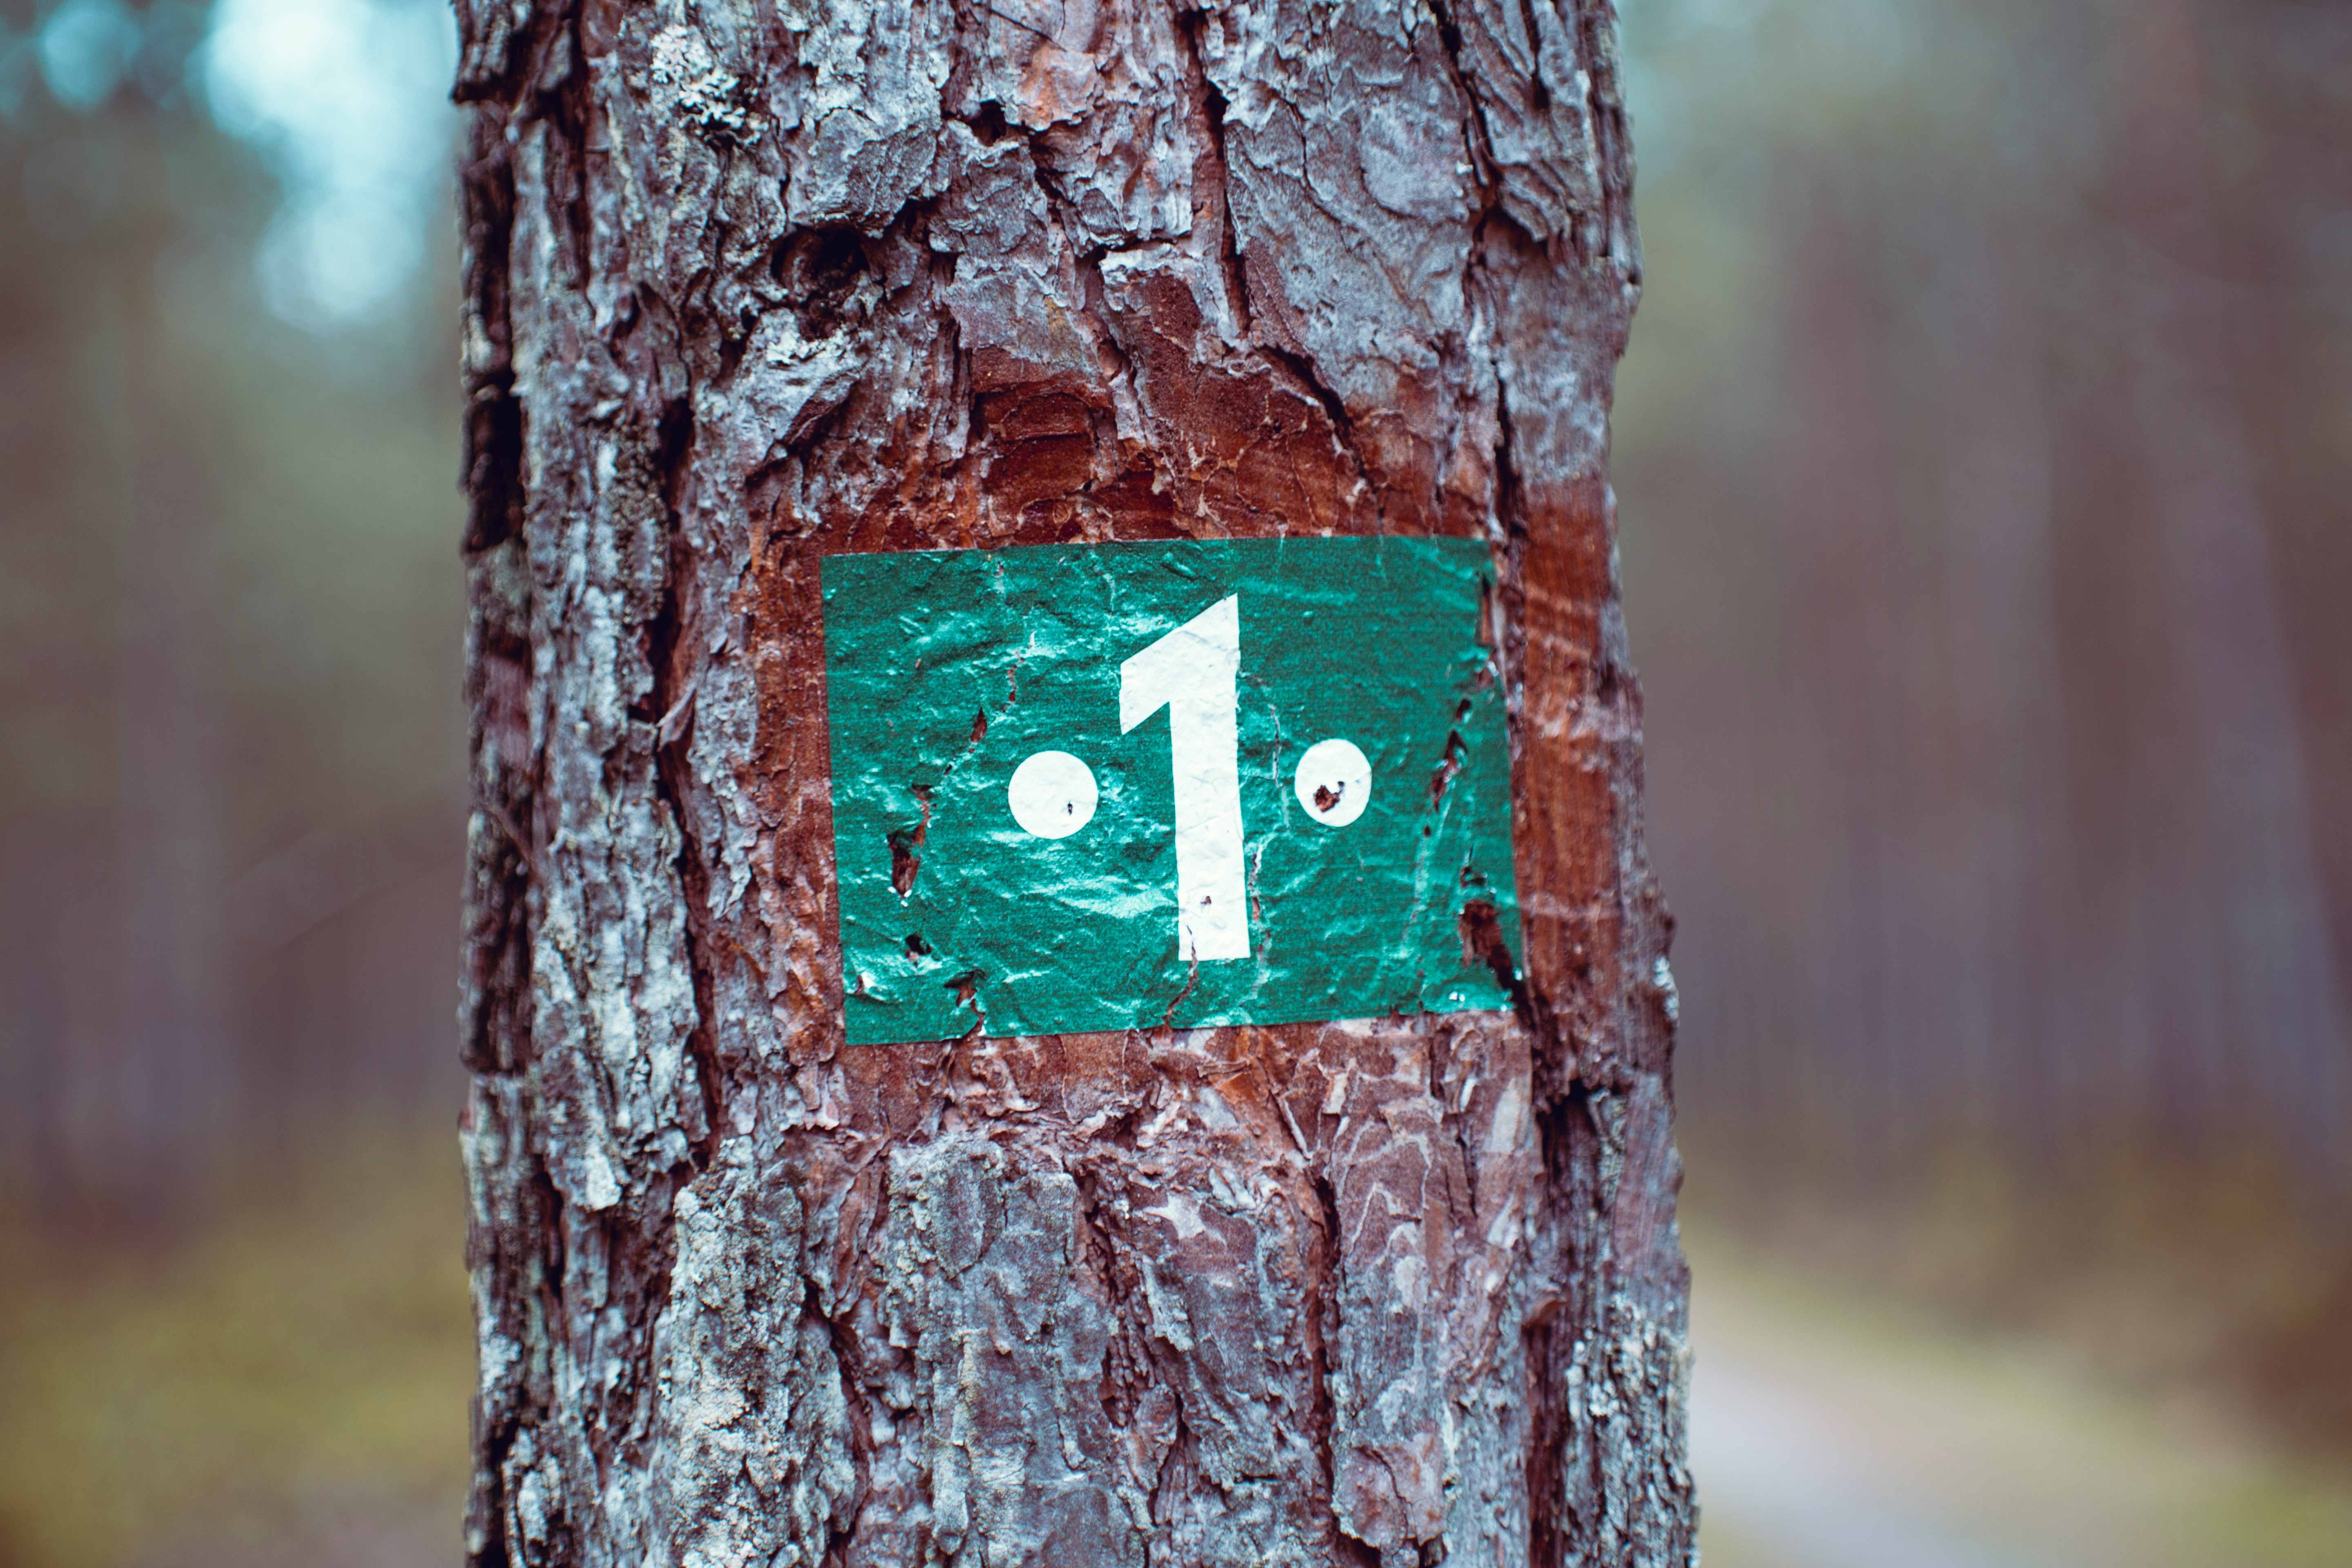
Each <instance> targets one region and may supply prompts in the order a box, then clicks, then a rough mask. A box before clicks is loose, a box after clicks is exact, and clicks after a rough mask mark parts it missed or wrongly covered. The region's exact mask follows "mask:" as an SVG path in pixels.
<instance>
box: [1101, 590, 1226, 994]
mask: <svg viewBox="0 0 2352 1568" xmlns="http://www.w3.org/2000/svg"><path fill="white" fill-rule="evenodd" d="M1241 666H1242V616H1241V597H1240V595H1228V596H1227V597H1226V598H1224V599H1223V600H1221V601H1220V602H1218V603H1217V604H1215V605H1212V606H1211V607H1210V608H1208V609H1205V610H1203V611H1202V612H1201V613H1200V614H1199V615H1197V616H1193V617H1192V619H1191V620H1189V621H1187V622H1185V623H1184V624H1183V625H1182V626H1178V627H1177V628H1176V629H1175V630H1174V631H1172V632H1170V633H1169V634H1168V635H1167V636H1166V637H1161V638H1160V640H1159V641H1158V642H1155V643H1153V644H1152V645H1151V646H1150V647H1148V648H1145V649H1144V650H1143V651H1142V652H1141V653H1139V654H1137V655H1136V656H1135V657H1133V658H1129V660H1128V661H1127V662H1126V663H1124V664H1122V665H1120V666H1119V667H1118V729H1119V733H1121V734H1122V735H1123V734H1125V733H1127V731H1129V730H1132V729H1134V728H1135V727H1136V726H1137V725H1138V724H1140V723H1142V722H1143V721H1145V720H1146V719H1149V718H1150V717H1151V716H1152V715H1153V714H1154V713H1157V712H1159V711H1160V709H1162V708H1165V709H1167V710H1168V750H1169V755H1170V761H1171V763H1172V764H1173V765H1174V769H1175V774H1176V911H1177V912H1176V944H1177V948H1178V951H1179V952H1180V954H1181V958H1182V960H1183V961H1184V962H1185V963H1192V962H1193V961H1194V960H1206V959H1217V958H1247V957H1248V956H1249V952H1250V939H1249V887H1248V882H1247V879H1246V878H1245V876H1244V870H1243V865H1242V773H1241V732H1240V723H1239V721H1238V719H1237V718H1236V706H1237V704H1236V701H1235V698H1234V678H1235V677H1236V676H1237V675H1239V673H1240V671H1241Z"/></svg>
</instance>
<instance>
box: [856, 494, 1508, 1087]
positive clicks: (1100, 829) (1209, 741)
mask: <svg viewBox="0 0 2352 1568" xmlns="http://www.w3.org/2000/svg"><path fill="white" fill-rule="evenodd" d="M1489 574H1490V566H1489V563H1488V560H1487V553H1486V547H1485V546H1484V545H1482V544H1479V543H1476V542H1473V541H1468V540H1452V539H1305V540H1297V539H1294V540H1257V541H1244V542H1219V543H1191V542H1183V543H1170V544H1119V545H1096V546H1087V545H1049V546H1044V547H1039V548H1034V549H1022V550H998V551H952V552H917V553H902V554H888V555H835V556H831V557H828V558H827V559H826V561H825V562H824V637H825V679H826V690H827V701H828V710H829V713H830V716H831V722H832V733H833V810H834V847H835V854H836V857H837V859H838V863H839V874H840V879H841V953H842V984H843V992H844V994H845V1009H846V1012H847V1019H846V1022H847V1026H848V1034H849V1039H850V1041H851V1043H852V1044H858V1045H874V1044H883V1043H887V1042H890V1041H898V1040H934V1039H947V1038H952V1037H958V1036H961V1035H966V1034H969V1033H971V1032H972V1031H973V1030H974V1029H979V1030H981V1031H982V1032H984V1033H986V1034H989V1035H1032V1034H1060V1033H1066V1032H1071V1031H1076V1030H1087V1029H1127V1028H1148V1027H1154V1026H1159V1025H1161V1024H1163V1023H1166V1024H1173V1025H1176V1026H1191V1025H1206V1024H1239V1023H1255V1024H1278V1023H1295V1022H1299V1021H1302V1020H1307V1019H1324V1018H1354V1017H1369V1016H1380V1015H1384V1014H1390V1013H1404V1012H1422V1011H1426V1012H1460V1011H1465V1010H1469V1009H1475V1008H1502V1007H1507V1006H1509V1005H1510V996H1509V992H1508V990H1507V988H1506V984H1507V979H1510V980H1515V979H1516V973H1511V974H1509V975H1508V976H1506V975H1504V974H1502V973H1498V971H1515V959H1506V960H1496V959H1490V957H1489V956H1488V955H1489V954H1490V953H1493V952H1495V944H1494V940H1493V933H1497V932H1499V933H1500V934H1501V937H1502V940H1503V942H1505V943H1506V944H1507V949H1508V951H1509V953H1510V954H1513V955H1515V954H1516V952H1517V944H1518V930H1519V926H1518V908H1517V895H1516V893H1515V891H1514V889H1513V886H1512V880H1511V838H1510V763H1509V758H1508V753H1507V747H1506V743H1505V739H1504V724H1503V702H1502V689H1501V685H1500V682H1499V681H1498V680H1497V679H1496V668H1495V663H1494V657H1493V651H1492V649H1491V648H1490V647H1487V646H1486V643H1485V642H1484V641H1483V640H1482V633H1483V631H1484V629H1485V625H1486V619H1485V617H1486V596H1487V595H1486V587H1487V581H1488V578H1489ZM1480 933H1486V935H1485V936H1483V937H1482V936H1481V935H1480Z"/></svg>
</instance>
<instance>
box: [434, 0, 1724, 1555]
mask: <svg viewBox="0 0 2352 1568" xmlns="http://www.w3.org/2000/svg"><path fill="white" fill-rule="evenodd" d="M459 9H460V16H461V30H462V34H463V61H462V64H461V66H460V79H459V94H460V97H461V98H462V99H464V100H466V101H467V102H468V103H469V104H470V106H471V132H470V142H469V148H470V151H469V154H468V162H467V172H466V180H465V193H466V213H465V223H466V228H467V327H466V334H465V354H466V375H467V395H468V412H467V421H468V437H469V440H468V458H467V487H468V489H469V492H470V495H471V499H472V505H473V513H472V523H471V527H470V531H469V534H468V539H467V549H468V559H469V563H470V564H469V571H470V574H471V580H472V584H473V623H472V631H471V634H470V637H471V641H470V645H469V647H470V659H471V665H470V668H471V674H470V677H469V690H470V692H471V695H472V700H473V703H474V710H475V722H476V746H475V759H476V766H475V791H476V810H475V814H474V817H473V825H472V829H471V851H470V855H471V867H472V870H471V874H470V875H471V881H470V914H469V925H468V954H469V972H468V982H467V999H466V1005H465V1010H464V1028H465V1039H466V1048H467V1054H468V1060H469V1062H470V1063H471V1065H472V1067H473V1068H474V1071H475V1075H476V1076H475V1079H474V1088H473V1092H472V1099H471V1103H470V1109H469V1110H468V1114H467V1151H468V1160H469V1164H470V1168H471V1171H472V1179H473V1183H474V1194H475V1196H474V1203H475V1213H474V1238H473V1244H472V1256H473V1260H474V1268H475V1274H476V1287H477V1294H478V1302H479V1312H480V1334H481V1355H482V1387H481V1394H480V1403H479V1409H478V1421H477V1449H478V1452H477V1461H478V1477H477V1483H476V1493H475V1500H474V1506H473V1510H472V1513H471V1516H470V1521H469V1525H468V1532H469V1539H468V1549H469V1552H470V1553H471V1555H472V1556H473V1558H474V1559H475V1560H476V1561H478V1562H483V1563H493V1562H518V1563H604V1562H622V1561H626V1562H629V1563H637V1562H641V1561H644V1560H646V1558H647V1557H648V1556H649V1555H650V1556H653V1557H656V1558H658V1559H660V1560H664V1561H670V1560H679V1561H687V1562H693V1563H739V1562H751V1561H759V1562H772V1563H819V1562H824V1563H905V1562H914V1561H919V1560H929V1559H930V1558H932V1557H939V1558H942V1559H944V1558H950V1557H957V1556H962V1557H966V1558H967V1559H969V1560H972V1561H985V1562H990V1563H1009V1562H1052V1563H1074V1562H1097V1561H1099V1562H1129V1561H1143V1560H1145V1559H1146V1558H1147V1556H1148V1557H1149V1558H1150V1560H1152V1561H1160V1562H1167V1563H1186V1564H1204V1563H1225V1562H1233V1563H1329V1562H1350V1561H1364V1562H1370V1561H1373V1560H1375V1559H1377V1560H1378V1561H1380V1562H1382V1563H1391V1564H1394V1563H1429V1562H1434V1561H1438V1560H1440V1559H1444V1560H1446V1561H1451V1562H1457V1563H1476V1562H1495V1563H1519V1562H1533V1563H1569V1562H1573V1563H1680V1562H1683V1561H1685V1560H1686V1559H1687V1558H1688V1556H1689V1554H1690V1550H1691V1546H1690V1543H1691V1536H1692V1508H1691V1501H1690V1492H1689V1485H1688V1481H1687V1479H1686V1477H1685V1473H1684V1471H1683V1468H1682V1463H1681V1455H1682V1399H1683V1389H1684V1386H1685V1351H1684V1342H1685V1341H1684V1305H1683V1303H1684V1295H1685V1276H1684V1271H1683V1268H1682V1264H1681V1261H1680V1257H1679V1253H1678V1250H1677V1247H1676V1245H1675V1229H1674V1218H1673V1205H1674V1192H1675V1184H1676V1165H1675V1156H1674V1153H1673V1150H1672V1147H1671V1144H1670V1142H1669V1131H1668V1115H1669V1101H1668V1089H1667V1059H1668V1049H1669V1043H1670V1037H1671V1026H1672V1015H1673V1009H1674V1001H1673V988H1672V982H1671V979H1670V977H1669V976H1668V973H1667V971H1666V969H1665V965H1664V943H1665V936H1666V923H1665V919H1664V912H1663V910H1662V908H1661V906H1660V905H1659V903H1658V901H1657V899H1656V896H1655V893H1654V890H1653V889H1652V887H1651V885H1650V883H1649V880H1648V878H1647V876H1646V873H1645V871H1644V866H1643V849H1642V844H1641V835H1640V818H1639V809H1638V800H1639V783H1640V774H1639V729H1638V699H1637V697H1636V695H1635V689H1634V687H1633V680H1632V677H1631V673H1630V671H1629V669H1628V668H1627V664H1626V658H1625V652H1624V647H1623V634H1622V623H1621V620H1620V617H1619V615H1618V612H1617V597H1616V594H1617V590H1616V583H1615V578H1614V556H1613V544H1612V518H1611V512H1610V500H1609V494H1608V490H1607V488H1606V485H1605V482H1604V479H1603V476H1602V460H1603V431H1604V428H1605V419H1606V413H1607V405H1608V398H1609V387H1610V381H1611V375H1612V367H1613V364H1614V361H1615V358H1616V356H1617V353H1618V352H1619V349H1620V348H1621V346H1622V341H1623V336H1624V331H1625V325H1626V321H1627V318H1628V314H1629V312H1630V310H1631V308H1632V304H1633V293H1634V289H1635V287H1636V284H1637V281H1638V274H1639V264H1638V259H1637V251H1636V247H1635V242H1634V238H1633V223H1632V216H1631V211H1630V206H1629V196H1628V180H1629V171H1628V162H1627V157H1628V155H1627V151H1626V146H1625V137H1624V124H1623V116H1622V110H1621V108H1620V105H1619V100H1618V94H1617V68H1616V59H1615V55H1614V45H1613V41H1612V34H1611V18H1610V16H1609V13H1608V11H1607V8H1606V6H1605V5H1570V6H1566V7H1555V6H1553V5H1544V4H1536V5H1519V6H1491V7H1483V8H1479V9H1475V10H1466V11H1463V12H1460V13H1458V14H1457V13H1456V12H1455V11H1454V10H1453V9H1452V8H1450V7H1445V6H1437V7H1432V8H1424V7H1423V6H1422V5H1418V4H1411V5H1399V6H1389V5H1331V6H1316V7H1298V8H1266V9H1255V8H1250V7H1234V8H1210V9H1203V10H1192V9H1174V8H1170V9H1160V8H1157V7H1151V6H1140V7H1127V6H1121V5H1103V6H1098V7H1097V6H1091V5H1088V6H1058V5H1056V6H1036V7H1034V8H1024V7H1022V6H1018V5H1009V6H1004V7H1000V8H996V9H992V10H988V11H973V10H967V9H962V8H957V7H950V6H947V5H921V4H912V5H887V6H877V7H848V6H845V7H840V8H837V9H832V10H817V9H809V10H802V9H798V8H794V7H791V6H784V7H778V8H775V9H770V8H767V7H764V6H752V5H728V4H719V3H706V4H693V3H683V0H681V3H676V4H663V5H645V6H632V7H624V6H621V5H614V4H610V3H607V0H587V3H585V4H578V5H562V4H551V3H549V4H540V5H535V6H524V5H489V4H463V5H460V7H459ZM1383 532H1384V533H1394V534H1405V535H1430V534H1439V535H1454V536H1461V537H1467V538H1472V539H1479V540H1485V541H1488V542H1491V545H1492V550H1493V562H1494V567H1495V572H1496V582H1497V584H1498V594H1497V599H1498V605H1497V615H1496V626H1497V627H1498V628H1499V633H1500V635H1499V637H1498V647H1497V658H1498V660H1499V663H1500V668H1501V670H1502V673H1503V677H1504V679H1505V681H1506V683H1507V693H1508V697H1509V711H1510V714H1511V728H1510V737H1511V750H1512V761H1513V769H1514V776H1515V778H1516V780H1517V784H1518V787H1519V790H1520V798H1519V800H1518V802H1517V807H1516V810H1515V813H1514V816H1515V819H1516V820H1515V823H1514V830H1515V837H1516V845H1517V848H1516V854H1517V875H1518V879H1519V885H1520V887H1521V888H1522V889H1525V891H1526V899H1525V902H1526V906H1527V919H1526V924H1525V930H1524V942H1525V974H1524V978H1523V982H1521V983H1520V995H1521V1002H1520V1005H1519V1006H1518V1008H1517V1011H1516V1012H1515V1013H1507V1014H1485V1015H1476V1014H1471V1015H1456V1016H1409V1017H1390V1018H1387V1019H1382V1020H1377V1021H1372V1022H1369V1023H1358V1024H1351V1025H1345V1026H1339V1025H1331V1026H1322V1025H1294V1026H1281V1027H1274V1028H1218V1029H1201V1030H1185V1031H1176V1030H1166V1029H1163V1030H1160V1031H1157V1032H1152V1033H1132V1034H1123V1035H1118V1034H1115V1035H1092V1036H1059V1037H1029V1038H1017V1039H983V1038H980V1037H977V1036H975V1037H969V1038H966V1039H964V1040H962V1041H959V1042H955V1043H951V1044H938V1045H928V1046H857V1047H851V1046H847V1045H845V1043H844V1041H843V1038H842V1032H841V1016H842V1015H841V1008H842V1001H841V994H840V989H839V987H840V982H839V977H838V968H837V960H836V955H835V951H834V946H833V942H834V935H833V933H834V931H835V891H834V889H835V870H834V864H833V840H832V823H831V797H830V791H829V780H828V755H827V750H826V739H825V735H826V731H825V725H824V709H823V701H824V696H823V694H824V679H823V674H824V663H823V658H824V653H823V647H822V640H821V638H820V637H819V636H818V627H819V624H820V613H819V603H818V599H817V563H818V561H819V559H820V557H821V556H823V555H824V554H827V553H831V552H841V551H845V550H853V549H854V550H860V551H874V550H892V549H903V548H910V547H918V546H942V545H944V546H957V547H978V546H997V545H1011V544H1020V543H1035V542H1069V541H1077V542H1109V541H1137V540H1151V539H1172V538H1183V537H1205V538H1218V537H1266V536H1278V535H1283V534H1325V533H1354V534H1371V533H1383ZM1464 940H1465V943H1466V944H1469V945H1470V946H1472V947H1474V948H1478V949H1480V950H1482V951H1487V952H1491V951H1492V948H1491V942H1492V936H1491V933H1488V932H1481V931H1476V930H1475V929H1471V930H1465V933H1464ZM1504 956H1505V959H1506V961H1507V954H1505V955H1504ZM1505 967H1506V969H1507V967H1508V966H1507V962H1506V964H1505Z"/></svg>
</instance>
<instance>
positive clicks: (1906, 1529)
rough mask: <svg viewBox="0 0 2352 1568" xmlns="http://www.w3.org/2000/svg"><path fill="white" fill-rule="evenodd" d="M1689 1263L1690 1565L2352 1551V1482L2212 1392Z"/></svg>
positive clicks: (2096, 1566)
mask: <svg viewBox="0 0 2352 1568" xmlns="http://www.w3.org/2000/svg"><path fill="white" fill-rule="evenodd" d="M1693 1340H1694V1343H1695V1345H1696V1352H1697V1356H1698V1363H1697V1369H1696V1373H1695V1375H1694V1379H1693V1391H1692V1416H1691V1425H1692V1439H1691V1446H1692V1463H1693V1466H1694V1468H1695V1469H1696V1474H1697V1477H1698V1483H1699V1496H1700V1503H1701V1507H1702V1509H1703V1510H1705V1511H1704V1528H1703V1531H1702V1535H1701V1540H1702V1542H1703V1543H1704V1546H1705V1552H1706V1568H2352V1486H2347V1485H2346V1484H2344V1483H2343V1482H2341V1481H2331V1480H2329V1479H2326V1478H2323V1477H2320V1476H2316V1475H2310V1474H2304V1473H2299V1472H2297V1471H2296V1470H2295V1469H2294V1468H2292V1467H2291V1466H2289V1465H2287V1464H2285V1463H2284V1462H2283V1461H2282V1460H2280V1459H2279V1458H2276V1457H2275V1456H2273V1455H2271V1454H2267V1453H2265V1452H2264V1451H2263V1449H2262V1447H2260V1446H2259V1445H2258V1444H2257V1443H2256V1442H2255V1441H2254V1440H2253V1439H2252V1438H2251V1437H2250V1436H2248V1435H2246V1434H2245V1433H2244V1432H2243V1431H2242V1430H2239V1429H2237V1428H2236V1427H2235V1426H2234V1425H2233V1424H2232V1423H2231V1421H2229V1420H2228V1419H2226V1418H2225V1417H2224V1415H2222V1414H2221V1413H2220V1412H2219V1411H2217V1410H2216V1409H2215V1408H2214V1407H2213V1406H2212V1405H2210V1403H2205V1404H2200V1403H2199V1402H2197V1401H2196V1400H2194V1399H2192V1398H2190V1397H2189V1396H2187V1395H2183V1394H2176V1395H2171V1396H2168V1397H2158V1396H2156V1395H2154V1394H2128V1393H2124V1392H2119V1391H2116V1390H2115V1389H2112V1388H2109V1387H2105V1386H2103V1385H2102V1384H2100V1383H2099V1382H2098V1380H2097V1379H2096V1378H2095V1377H2094V1376H2093V1375H2092V1373H2090V1372H2089V1371H2088V1370H2087V1369H2085V1368H2084V1367H2083V1366H2081V1365H2079V1364H2075V1363H2070V1362H2069V1361H2067V1360H2066V1359H2065V1358H2063V1356H2060V1355H2058V1354H2056V1353H2054V1352H2050V1351H2048V1350H2046V1349H2042V1348H2037V1347H2030V1346H2019V1345H2011V1344H2002V1343H1998V1342H1989V1341H1982V1340H1971V1339H1968V1338H1966V1337H1963V1336H1960V1335H1957V1334H1955V1333H1953V1332H1952V1331H1949V1330H1948V1329H1931V1328H1929V1327H1927V1326H1926V1325H1923V1324H1921V1323H1918V1322H1915V1321H1905V1320H1903V1319H1902V1318H1900V1317H1898V1316H1895V1315H1891V1314H1888V1313H1885V1312H1874V1311H1870V1310H1864V1309H1861V1308H1857V1307H1854V1306H1853V1305H1850V1304H1841V1303H1839V1302H1837V1301H1836V1300H1834V1299H1833V1298H1832V1297H1831V1296H1830V1295H1828V1294H1827V1293H1825V1292H1823V1293H1811V1292H1809V1291H1807V1290H1805V1289H1802V1288H1801V1287H1794V1286H1792V1285H1790V1283H1789V1282H1787V1281H1785V1280H1780V1279H1770V1278H1769V1277H1765V1276H1762V1275H1759V1274H1758V1273H1756V1272H1754V1271H1743V1270H1742V1269H1740V1268H1738V1267H1737V1266H1734V1265H1731V1264H1729V1263H1726V1262H1721V1261H1718V1260H1716V1259H1713V1258H1709V1257H1708V1256H1707V1254H1706V1252H1705V1251H1704V1250H1701V1251H1700V1252H1699V1253H1698V1259H1697V1263H1696V1289H1695V1290H1694V1295H1693Z"/></svg>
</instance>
